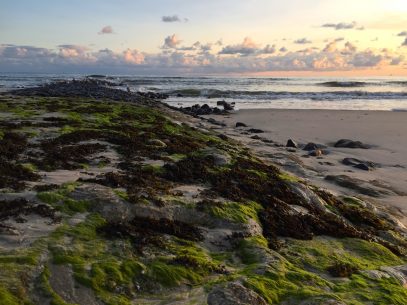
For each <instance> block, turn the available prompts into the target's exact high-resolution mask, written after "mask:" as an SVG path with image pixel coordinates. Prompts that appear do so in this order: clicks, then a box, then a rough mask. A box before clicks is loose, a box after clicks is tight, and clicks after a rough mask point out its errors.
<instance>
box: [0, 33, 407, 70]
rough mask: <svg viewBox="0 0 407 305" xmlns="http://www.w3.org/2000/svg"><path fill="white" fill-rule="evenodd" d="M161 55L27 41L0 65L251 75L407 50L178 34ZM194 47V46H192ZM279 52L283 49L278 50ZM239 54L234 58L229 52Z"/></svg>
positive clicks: (386, 58) (2, 52)
mask: <svg viewBox="0 0 407 305" xmlns="http://www.w3.org/2000/svg"><path fill="white" fill-rule="evenodd" d="M406 39H407V38H406ZM166 40H167V41H166V45H168V47H167V48H162V49H160V52H158V53H146V52H142V51H140V50H137V49H124V50H121V51H113V50H110V49H100V50H93V49H91V48H89V47H87V46H82V45H75V44H62V45H59V46H57V47H56V48H54V49H47V48H39V47H35V46H24V45H11V44H3V45H0V69H1V70H2V71H10V72H13V71H15V72H53V73H58V72H61V71H64V72H67V73H95V72H100V73H105V74H107V73H112V74H113V73H118V74H127V73H128V74H131V73H140V74H142V73H146V74H147V73H148V74H160V75H161V74H165V73H166V74H174V73H192V74H194V73H197V74H199V73H214V74H216V73H228V72H233V73H249V72H267V71H351V70H363V69H372V68H373V69H377V68H381V67H385V66H399V67H402V65H403V64H405V57H404V56H403V52H402V51H401V50H394V51H392V50H390V49H380V50H373V49H361V50H358V48H357V47H356V46H355V45H354V44H352V43H350V42H346V43H342V42H340V41H335V40H333V41H331V42H328V43H327V44H326V46H325V47H324V48H321V49H318V48H315V47H308V48H305V49H303V50H299V51H288V50H287V49H286V48H284V47H282V48H280V49H278V47H277V46H275V45H266V46H263V47H262V46H259V45H258V44H257V43H255V42H254V41H253V40H252V39H250V38H245V39H244V40H243V42H241V43H239V44H231V45H228V46H225V47H224V48H223V49H222V50H221V52H217V50H214V46H215V43H205V42H199V41H197V42H195V43H193V44H192V45H191V46H186V47H180V46H179V45H180V40H179V39H178V38H177V37H176V36H175V35H172V36H168V37H167V39H166ZM187 49H188V50H187ZM278 50H279V51H278ZM231 54H232V55H239V56H229V55H231Z"/></svg>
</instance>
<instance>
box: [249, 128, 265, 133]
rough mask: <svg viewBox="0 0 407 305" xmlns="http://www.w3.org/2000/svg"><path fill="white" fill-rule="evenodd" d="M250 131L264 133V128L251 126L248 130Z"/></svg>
mask: <svg viewBox="0 0 407 305" xmlns="http://www.w3.org/2000/svg"><path fill="white" fill-rule="evenodd" d="M248 132H250V133H264V130H261V129H257V128H250V129H249V130H248Z"/></svg>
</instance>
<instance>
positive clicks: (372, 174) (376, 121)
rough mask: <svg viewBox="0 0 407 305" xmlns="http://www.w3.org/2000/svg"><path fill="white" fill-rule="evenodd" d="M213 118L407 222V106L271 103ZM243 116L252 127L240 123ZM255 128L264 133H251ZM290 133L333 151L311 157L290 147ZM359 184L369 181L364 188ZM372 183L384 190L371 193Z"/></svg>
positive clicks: (269, 153) (264, 150) (269, 154)
mask: <svg viewBox="0 0 407 305" xmlns="http://www.w3.org/2000/svg"><path fill="white" fill-rule="evenodd" d="M212 118H213V119H215V120H217V121H222V122H223V123H225V124H226V125H227V126H226V127H215V128H216V129H221V130H223V131H224V132H225V133H226V134H227V135H229V136H231V137H233V138H236V139H238V140H239V141H242V142H244V143H246V144H248V145H249V146H250V147H251V148H253V149H255V150H256V151H257V152H258V153H259V154H260V155H261V156H263V157H264V158H266V159H270V161H272V162H274V163H277V164H279V165H280V166H281V167H282V168H284V169H285V170H287V171H289V172H292V173H294V174H296V175H299V176H300V177H302V178H304V179H306V180H308V181H310V182H311V183H313V184H316V185H318V186H320V187H324V188H326V189H328V190H329V191H331V192H332V193H334V194H337V195H352V196H358V197H363V198H364V199H368V200H369V201H370V202H372V203H374V204H375V205H376V206H379V207H381V206H384V207H386V208H387V209H388V210H390V211H391V212H392V213H393V215H395V216H396V217H397V218H398V219H400V220H401V221H402V222H403V224H404V225H407V218H406V215H407V197H406V193H407V124H406V122H407V113H406V112H390V111H337V110H281V109H278V110H277V109H276V110H273V109H266V110H241V111H238V112H236V113H234V114H231V115H229V116H222V117H220V116H212ZM237 122H242V123H244V124H246V125H247V127H239V128H236V123H237ZM251 128H256V129H261V130H263V131H264V133H259V134H255V133H250V132H249V129H251ZM253 136H254V138H255V139H253V138H252V137H253ZM256 138H257V139H256ZM288 139H292V140H294V141H295V142H297V143H298V144H299V146H300V147H301V145H305V144H307V143H309V142H313V143H316V144H323V145H325V146H327V147H326V148H325V149H324V151H326V152H327V153H328V154H324V155H323V156H319V157H312V156H311V157H310V156H308V152H307V151H304V150H303V149H301V148H297V149H293V148H286V147H285V146H286V143H287V140H288ZM340 139H351V140H357V141H361V142H362V143H364V144H368V145H370V146H371V148H369V149H352V148H337V147H334V144H335V142H337V141H338V140H340ZM270 140H271V141H273V142H272V143H270ZM344 158H355V159H358V160H362V161H370V162H373V163H375V164H376V167H375V168H372V169H371V170H368V171H367V170H361V169H358V168H354V167H352V166H349V165H345V164H343V160H344ZM329 175H330V176H346V177H349V180H350V181H351V183H350V184H351V185H350V186H347V187H344V186H343V185H342V186H340V185H338V183H337V181H327V180H326V177H327V176H329ZM345 179H348V178H345ZM355 179H359V180H355ZM354 184H355V185H354ZM358 185H359V186H360V185H363V189H362V192H361V190H359V189H357V187H358ZM369 189H371V190H378V191H379V193H381V194H377V193H376V192H372V193H370V192H369Z"/></svg>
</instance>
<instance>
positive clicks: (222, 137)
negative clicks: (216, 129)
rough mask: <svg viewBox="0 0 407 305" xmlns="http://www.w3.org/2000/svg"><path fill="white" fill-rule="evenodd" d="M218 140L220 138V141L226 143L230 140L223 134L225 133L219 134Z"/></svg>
mask: <svg viewBox="0 0 407 305" xmlns="http://www.w3.org/2000/svg"><path fill="white" fill-rule="evenodd" d="M218 138H219V139H222V140H224V141H227V140H228V139H229V138H228V136H227V135H225V134H223V133H221V134H218Z"/></svg>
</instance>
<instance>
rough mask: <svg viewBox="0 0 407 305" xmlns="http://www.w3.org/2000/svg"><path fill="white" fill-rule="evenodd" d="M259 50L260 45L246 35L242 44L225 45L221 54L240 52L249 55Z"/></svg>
mask: <svg viewBox="0 0 407 305" xmlns="http://www.w3.org/2000/svg"><path fill="white" fill-rule="evenodd" d="M257 51H259V46H258V45H257V44H256V43H255V42H254V41H253V40H252V39H251V38H250V37H246V38H244V40H243V42H242V43H240V44H235V45H228V46H226V47H224V48H223V49H222V50H221V51H220V52H219V54H228V55H233V54H239V55H243V56H247V55H252V54H255V53H256V52H257Z"/></svg>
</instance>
